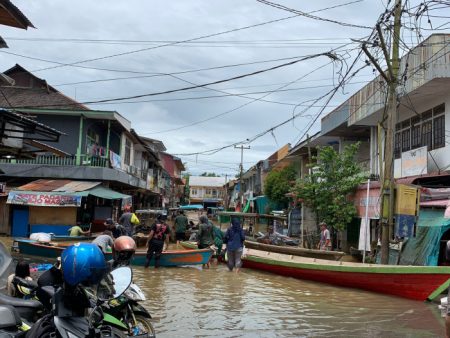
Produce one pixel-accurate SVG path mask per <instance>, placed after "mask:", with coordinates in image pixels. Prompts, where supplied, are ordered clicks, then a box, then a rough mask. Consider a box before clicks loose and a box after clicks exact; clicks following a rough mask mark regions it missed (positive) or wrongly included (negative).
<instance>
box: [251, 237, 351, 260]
mask: <svg viewBox="0 0 450 338" xmlns="http://www.w3.org/2000/svg"><path fill="white" fill-rule="evenodd" d="M244 245H245V247H246V248H249V249H256V250H263V251H269V252H277V253H282V254H287V255H294V256H303V257H311V258H319V259H328V260H336V261H337V260H340V259H341V258H342V256H345V252H342V251H323V250H314V249H305V248H300V247H297V246H279V245H271V244H264V243H259V242H255V241H245V242H244Z"/></svg>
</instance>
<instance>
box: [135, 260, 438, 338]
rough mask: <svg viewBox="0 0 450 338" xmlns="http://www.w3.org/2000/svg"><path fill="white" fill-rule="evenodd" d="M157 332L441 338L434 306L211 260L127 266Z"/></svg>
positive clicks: (161, 334)
mask: <svg viewBox="0 0 450 338" xmlns="http://www.w3.org/2000/svg"><path fill="white" fill-rule="evenodd" d="M134 273H135V281H136V282H137V283H138V284H139V285H140V286H141V288H142V289H143V291H144V293H145V294H146V296H147V301H146V303H145V304H144V305H145V306H146V307H147V308H148V309H149V310H150V312H151V313H152V316H153V318H154V324H155V329H156V331H157V336H158V337H441V336H443V332H444V326H443V320H442V319H441V318H440V317H439V312H438V310H437V307H436V305H435V304H426V303H422V302H416V301H409V300H404V299H400V298H396V297H390V296H383V295H378V294H374V293H370V292H364V291H359V290H352V289H345V288H337V287H332V286H329V285H324V284H319V283H314V282H308V281H302V280H297V279H293V278H286V277H282V276H276V275H272V274H266V273H262V272H258V271H252V270H247V269H244V270H243V271H242V273H241V274H235V273H229V272H228V270H227V269H226V267H225V266H223V265H219V266H217V267H212V268H211V269H209V270H201V269H198V268H192V267H186V268H161V269H158V270H154V269H149V270H144V269H142V268H135V269H134Z"/></svg>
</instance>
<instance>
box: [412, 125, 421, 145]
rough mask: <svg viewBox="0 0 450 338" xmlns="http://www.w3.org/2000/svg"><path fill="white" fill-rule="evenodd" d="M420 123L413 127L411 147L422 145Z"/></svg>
mask: <svg viewBox="0 0 450 338" xmlns="http://www.w3.org/2000/svg"><path fill="white" fill-rule="evenodd" d="M420 144H421V142H420V124H418V125H415V126H413V127H411V149H416V148H419V147H420Z"/></svg>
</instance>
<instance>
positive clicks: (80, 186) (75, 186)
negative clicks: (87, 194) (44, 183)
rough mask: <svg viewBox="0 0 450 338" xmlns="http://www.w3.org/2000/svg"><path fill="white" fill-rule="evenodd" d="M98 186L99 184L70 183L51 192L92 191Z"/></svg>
mask: <svg viewBox="0 0 450 338" xmlns="http://www.w3.org/2000/svg"><path fill="white" fill-rule="evenodd" d="M99 184H100V182H88V181H72V182H69V183H67V184H65V185H63V186H62V187H59V188H58V189H55V190H53V191H65V192H75V191H85V190H89V189H92V188H94V187H96V186H98V185H99Z"/></svg>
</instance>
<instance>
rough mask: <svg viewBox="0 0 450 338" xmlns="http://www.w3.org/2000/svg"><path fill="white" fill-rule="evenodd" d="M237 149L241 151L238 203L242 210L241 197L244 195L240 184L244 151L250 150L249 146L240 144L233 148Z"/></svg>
mask: <svg viewBox="0 0 450 338" xmlns="http://www.w3.org/2000/svg"><path fill="white" fill-rule="evenodd" d="M234 147H235V148H237V149H241V164H240V166H239V202H240V203H241V207H242V209H243V202H244V201H243V200H242V196H243V194H244V192H243V184H242V174H243V171H244V149H250V146H248V147H245V146H244V145H243V144H241V145H240V146H234Z"/></svg>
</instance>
